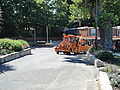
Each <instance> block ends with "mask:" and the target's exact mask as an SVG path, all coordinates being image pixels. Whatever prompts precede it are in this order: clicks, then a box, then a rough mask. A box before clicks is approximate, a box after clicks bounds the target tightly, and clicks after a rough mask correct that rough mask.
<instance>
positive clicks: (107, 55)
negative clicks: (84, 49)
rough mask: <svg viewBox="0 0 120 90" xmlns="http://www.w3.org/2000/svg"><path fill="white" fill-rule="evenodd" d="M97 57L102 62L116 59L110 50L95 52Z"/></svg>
mask: <svg viewBox="0 0 120 90" xmlns="http://www.w3.org/2000/svg"><path fill="white" fill-rule="evenodd" d="M95 56H96V57H97V58H99V59H100V60H102V61H108V62H109V61H111V60H113V59H114V55H113V53H112V52H111V51H108V50H100V51H97V52H95Z"/></svg>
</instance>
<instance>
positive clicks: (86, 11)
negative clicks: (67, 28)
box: [70, 0, 120, 50]
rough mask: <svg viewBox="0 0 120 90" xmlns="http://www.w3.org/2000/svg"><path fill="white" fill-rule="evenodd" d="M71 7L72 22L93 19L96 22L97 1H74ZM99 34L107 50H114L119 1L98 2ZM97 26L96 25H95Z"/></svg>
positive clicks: (102, 0)
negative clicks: (113, 34) (113, 28)
mask: <svg viewBox="0 0 120 90" xmlns="http://www.w3.org/2000/svg"><path fill="white" fill-rule="evenodd" d="M72 1H73V2H74V4H72V5H71V6H70V10H71V16H70V18H71V21H78V20H85V19H92V20H95V0H86V1H85V0H72ZM98 5H99V6H98V8H99V12H98V15H99V17H98V18H99V24H98V25H99V32H100V37H101V44H102V45H103V47H104V48H105V49H107V50H112V26H114V25H116V24H117V22H118V20H119V19H120V18H119V17H120V2H119V0H109V1H108V0H100V1H99V0H98ZM93 25H95V24H93Z"/></svg>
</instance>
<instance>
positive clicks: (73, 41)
mask: <svg viewBox="0 0 120 90" xmlns="http://www.w3.org/2000/svg"><path fill="white" fill-rule="evenodd" d="M78 39H79V38H78V37H77V36H74V35H67V36H66V34H64V35H63V41H62V42H61V43H60V45H58V46H57V47H56V48H55V51H56V53H57V54H59V52H63V53H64V54H70V53H71V52H72V53H77V51H76V50H77V49H76V45H77V42H78Z"/></svg>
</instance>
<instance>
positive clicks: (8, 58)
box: [0, 48, 31, 64]
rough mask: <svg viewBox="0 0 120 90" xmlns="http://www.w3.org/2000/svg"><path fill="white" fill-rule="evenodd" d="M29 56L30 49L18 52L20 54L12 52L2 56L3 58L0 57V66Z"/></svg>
mask: <svg viewBox="0 0 120 90" xmlns="http://www.w3.org/2000/svg"><path fill="white" fill-rule="evenodd" d="M30 54H31V48H28V49H24V50H23V51H20V52H14V53H11V54H7V55H3V56H0V64H2V63H5V62H8V61H11V60H14V59H17V58H19V57H22V56H25V55H30Z"/></svg>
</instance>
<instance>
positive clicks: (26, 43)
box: [17, 40, 30, 49]
mask: <svg viewBox="0 0 120 90" xmlns="http://www.w3.org/2000/svg"><path fill="white" fill-rule="evenodd" d="M17 41H18V42H20V43H21V44H22V48H23V49H26V48H28V47H30V45H29V44H28V42H27V41H25V40H17Z"/></svg>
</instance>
